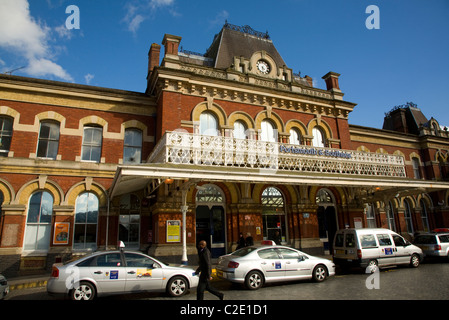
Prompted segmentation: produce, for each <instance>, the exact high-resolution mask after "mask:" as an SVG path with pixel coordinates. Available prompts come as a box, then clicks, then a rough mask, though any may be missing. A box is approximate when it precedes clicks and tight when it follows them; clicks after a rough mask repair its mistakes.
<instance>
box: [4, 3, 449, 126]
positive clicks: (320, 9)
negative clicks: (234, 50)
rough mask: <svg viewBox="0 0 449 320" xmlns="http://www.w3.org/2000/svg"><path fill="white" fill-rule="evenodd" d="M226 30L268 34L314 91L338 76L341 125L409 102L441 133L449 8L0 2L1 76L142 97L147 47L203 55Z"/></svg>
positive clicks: (379, 116) (367, 122)
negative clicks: (167, 41) (344, 109)
mask: <svg viewBox="0 0 449 320" xmlns="http://www.w3.org/2000/svg"><path fill="white" fill-rule="evenodd" d="M373 6H374V7H373ZM226 21H227V22H229V23H231V24H234V25H238V26H244V25H248V26H250V27H251V28H253V29H254V30H257V31H261V32H266V31H268V33H269V35H270V37H271V40H272V41H273V43H274V45H275V46H276V48H277V50H278V51H279V53H280V54H281V56H282V58H283V60H284V61H285V63H286V64H287V67H289V68H291V69H292V70H293V72H295V73H298V72H300V73H301V75H302V76H305V75H309V76H311V77H312V78H313V81H314V86H315V87H317V88H321V89H325V83H324V80H323V79H322V76H324V75H325V74H326V73H328V72H329V71H333V72H337V73H340V74H341V76H340V79H339V84H340V89H341V90H342V91H343V93H344V94H345V95H344V99H345V100H346V101H350V102H353V103H356V104H357V106H356V107H355V108H354V111H353V112H351V113H350V114H349V123H350V124H355V125H361V126H367V127H373V128H382V125H383V118H384V114H385V113H386V112H388V111H390V110H391V109H392V108H393V107H395V106H399V105H404V104H406V103H407V102H413V103H414V104H416V105H417V106H418V107H419V108H420V109H421V110H422V111H423V113H424V115H425V116H426V117H427V118H428V119H430V118H431V117H434V118H435V119H436V120H437V121H438V122H439V123H440V125H442V126H445V125H447V126H449V99H447V97H448V92H449V0H430V1H429V0H278V1H268V0H258V1H253V0H245V1H241V0H228V1H217V0H207V1H206V0H120V1H118V0H0V72H1V73H10V74H13V75H18V76H26V77H33V78H40V79H49V80H55V81H64V82H71V83H78V84H87V85H93V86H100V87H106V88H114V89H122V90H129V91H137V92H144V91H145V88H146V76H147V67H148V50H149V48H150V46H151V44H152V43H158V44H162V39H163V37H164V34H166V33H167V34H172V35H177V36H180V37H182V40H181V47H182V48H183V49H185V50H190V51H194V52H199V53H205V52H206V50H207V48H208V47H209V46H210V44H211V43H212V40H213V38H214V35H215V34H217V33H218V32H219V31H220V30H221V28H222V27H223V25H224V23H225V22H226ZM163 52H164V51H163V49H162V52H161V56H162V55H163Z"/></svg>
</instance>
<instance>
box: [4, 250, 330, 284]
mask: <svg viewBox="0 0 449 320" xmlns="http://www.w3.org/2000/svg"><path fill="white" fill-rule="evenodd" d="M319 257H321V258H326V259H329V260H332V257H331V256H327V255H326V256H319ZM189 267H190V268H193V269H196V268H197V266H190V265H189ZM50 276H51V274H50V273H45V274H38V275H30V276H23V277H17V278H8V279H7V280H8V285H9V290H10V291H12V290H21V289H28V288H37V287H45V286H46V285H47V281H48V279H50ZM212 277H213V278H216V270H215V268H212Z"/></svg>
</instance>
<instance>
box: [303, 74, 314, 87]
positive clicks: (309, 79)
mask: <svg viewBox="0 0 449 320" xmlns="http://www.w3.org/2000/svg"><path fill="white" fill-rule="evenodd" d="M304 78H305V79H306V80H307V82H308V83H309V85H310V86H311V87H313V79H312V77H311V76H305V77H304Z"/></svg>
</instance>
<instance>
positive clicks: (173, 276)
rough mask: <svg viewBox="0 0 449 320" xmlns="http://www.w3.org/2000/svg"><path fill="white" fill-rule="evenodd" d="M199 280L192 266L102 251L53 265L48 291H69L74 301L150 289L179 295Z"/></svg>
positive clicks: (121, 252)
mask: <svg viewBox="0 0 449 320" xmlns="http://www.w3.org/2000/svg"><path fill="white" fill-rule="evenodd" d="M198 280H199V277H198V276H196V275H195V270H193V269H191V268H188V267H183V266H179V267H175V266H169V265H166V264H164V263H162V262H160V261H158V260H156V259H154V258H152V257H150V256H148V255H145V254H143V253H140V252H128V251H124V250H119V251H101V252H95V253H92V254H90V255H88V256H85V257H82V258H81V259H78V260H75V261H71V262H69V263H67V264H64V265H62V264H55V265H53V270H52V275H51V277H50V279H49V280H48V282H47V292H48V293H49V294H66V295H69V297H70V298H71V299H72V300H92V299H94V298H95V297H96V296H100V295H110V294H123V293H134V292H150V291H153V292H164V291H166V292H167V293H168V294H170V295H171V296H175V297H179V296H182V295H184V294H185V293H186V292H187V291H188V289H189V288H195V287H197V286H198Z"/></svg>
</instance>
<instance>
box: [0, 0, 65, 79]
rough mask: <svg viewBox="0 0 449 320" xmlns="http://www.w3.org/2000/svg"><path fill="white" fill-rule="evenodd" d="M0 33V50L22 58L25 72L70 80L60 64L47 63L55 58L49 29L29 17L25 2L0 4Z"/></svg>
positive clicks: (3, 0) (14, 0) (8, 0)
mask: <svg viewBox="0 0 449 320" xmlns="http://www.w3.org/2000/svg"><path fill="white" fill-rule="evenodd" d="M0 30H1V32H0V47H2V48H4V49H7V50H9V51H12V52H13V53H15V54H16V55H18V56H20V57H22V58H25V59H26V60H27V61H28V64H29V65H28V66H27V67H26V68H25V69H24V71H25V72H26V73H27V74H29V75H31V76H54V77H58V78H61V79H63V80H66V81H73V79H72V77H71V76H70V75H69V74H68V73H67V72H66V71H65V70H64V69H63V68H62V67H61V66H60V65H58V64H57V63H55V62H53V61H51V60H50V59H52V58H53V55H54V54H53V52H52V48H51V46H50V45H49V44H48V40H49V38H50V33H51V29H50V28H49V27H47V26H46V25H43V24H42V23H38V22H37V21H36V20H35V19H34V18H33V17H32V16H31V14H30V8H29V4H28V1H27V0H1V1H0Z"/></svg>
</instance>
